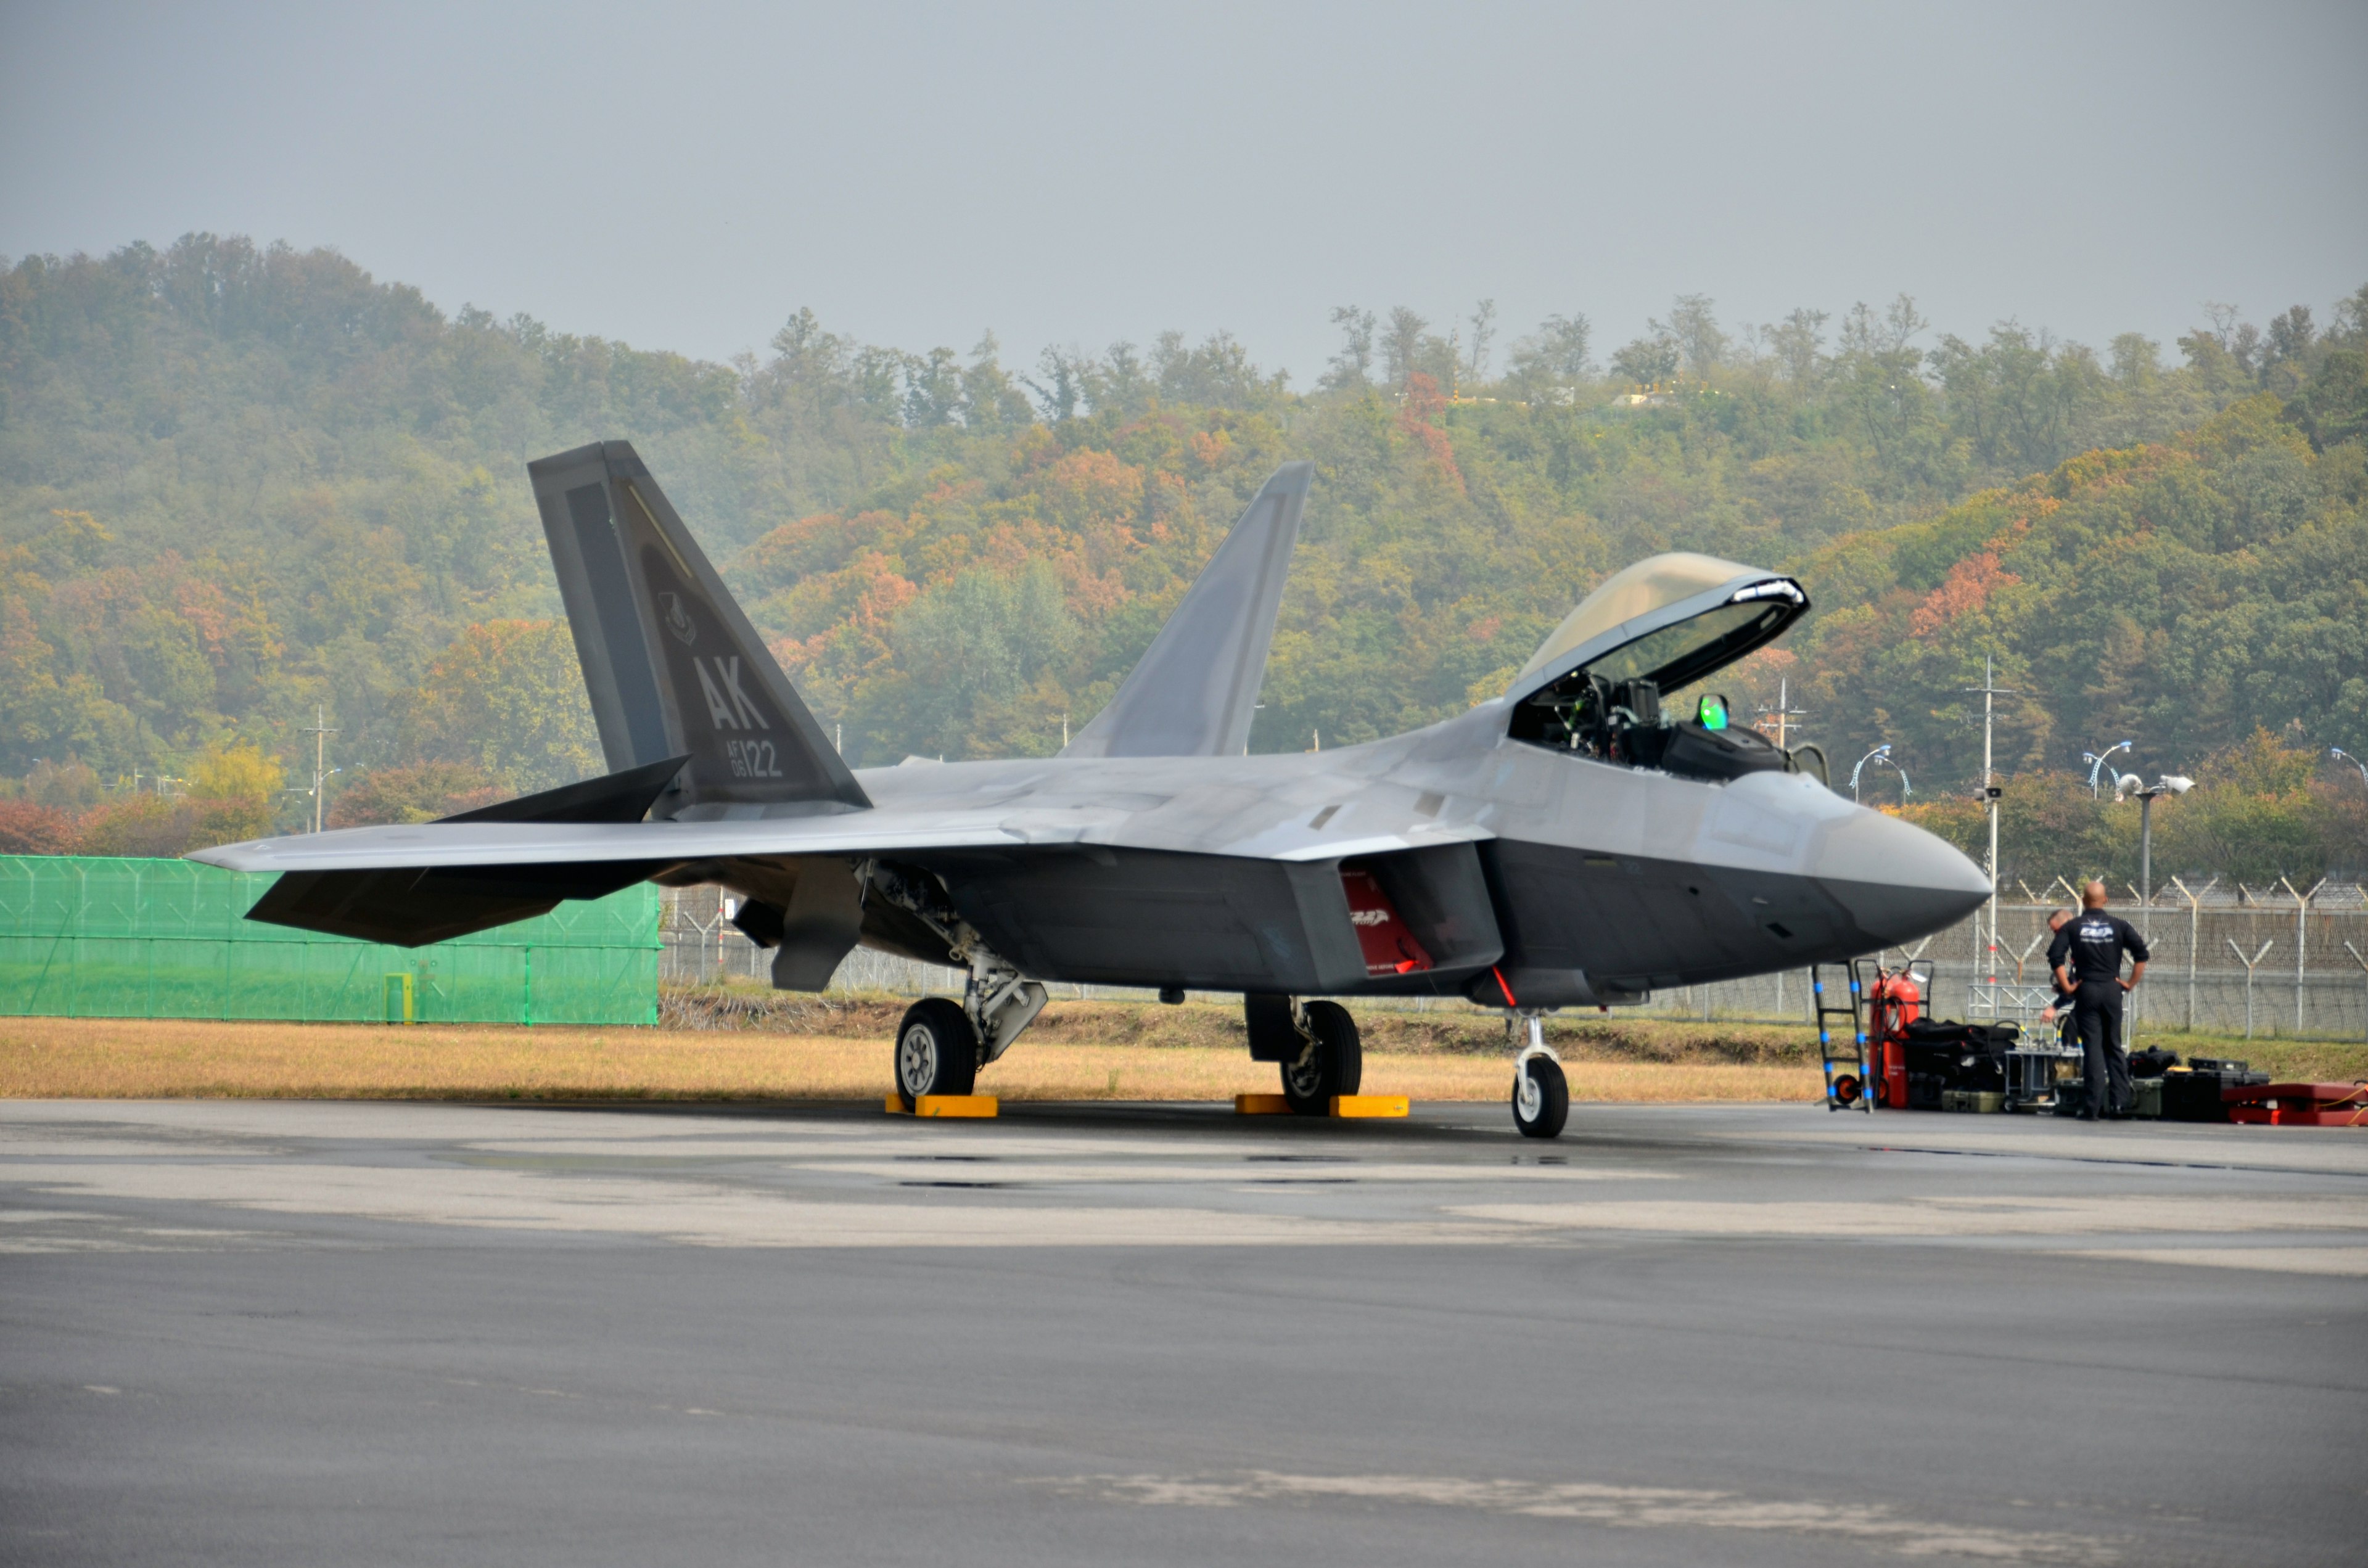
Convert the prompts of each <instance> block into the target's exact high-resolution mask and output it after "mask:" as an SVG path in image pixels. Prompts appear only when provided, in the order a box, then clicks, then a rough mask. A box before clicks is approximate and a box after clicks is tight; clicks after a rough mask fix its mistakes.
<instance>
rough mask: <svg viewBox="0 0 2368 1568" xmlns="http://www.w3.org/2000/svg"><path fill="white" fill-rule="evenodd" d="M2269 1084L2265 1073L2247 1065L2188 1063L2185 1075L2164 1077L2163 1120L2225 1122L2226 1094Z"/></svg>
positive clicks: (2208, 1059) (2212, 1059)
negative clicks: (2233, 1090)
mask: <svg viewBox="0 0 2368 1568" xmlns="http://www.w3.org/2000/svg"><path fill="white" fill-rule="evenodd" d="M2269 1081H2270V1075H2269V1074H2267V1073H2256V1072H2254V1071H2253V1067H2252V1063H2250V1062H2236V1061H2231V1060H2229V1059H2227V1058H2226V1057H2218V1056H2199V1057H2197V1058H2195V1059H2194V1060H2193V1061H2192V1062H2189V1063H2188V1070H2187V1071H2186V1072H2184V1073H2181V1072H2179V1071H2176V1070H2174V1071H2171V1072H2169V1073H2166V1074H2163V1077H2162V1115H2163V1119H2164V1120H2166V1121H2226V1120H2227V1119H2228V1103H2229V1102H2228V1099H2227V1092H2228V1091H2229V1090H2231V1089H2248V1088H2252V1087H2256V1086H2258V1085H2264V1084H2267V1083H2268V1082H2269Z"/></svg>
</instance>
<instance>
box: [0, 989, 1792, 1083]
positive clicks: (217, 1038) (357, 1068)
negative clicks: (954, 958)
mask: <svg viewBox="0 0 2368 1568" xmlns="http://www.w3.org/2000/svg"><path fill="white" fill-rule="evenodd" d="M1197 1010H1198V1009H1177V1008H1167V1009H1160V1010H1159V1012H1162V1013H1166V1014H1169V1015H1173V1014H1176V1013H1178V1012H1184V1011H1197ZM1128 1011H1130V1012H1134V1013H1144V1012H1150V1011H1151V1010H1150V1009H1129V1010H1128ZM1207 1011H1209V1012H1212V1013H1213V1012H1215V1011H1216V1009H1213V1008H1211V1009H1207ZM866 1021H867V1022H868V1021H869V1020H866ZM1048 1021H1052V1020H1050V1019H1048ZM1041 1027H1042V1026H1040V1028H1041ZM893 1029H894V1018H893V1015H891V1016H890V1017H888V1019H887V1021H884V1022H880V1023H878V1024H877V1026H876V1027H875V1028H868V1029H867V1030H866V1031H865V1032H863V1033H861V1034H855V1033H852V1032H850V1033H848V1034H845V1035H837V1036H826V1035H814V1034H800V1035H790V1034H780V1033H775V1032H772V1031H770V1030H767V1029H755V1028H721V1029H702V1030H686V1029H667V1028H659V1029H637V1028H548V1027H546V1028H531V1029H529V1028H509V1027H504V1026H498V1025H451V1026H438V1025H419V1026H414V1027H412V1028H390V1027H387V1026H384V1025H376V1024H281V1023H236V1022H233V1023H214V1022H203V1021H179V1020H152V1019H106V1018H9V1019H0V1097H6V1098H12V1099H28V1098H95V1099H114V1098H192V1097H194V1098H220V1097H242V1098H305V1099H311V1098H336V1099H469V1100H479V1099H502V1098H513V1097H515V1098H519V1099H536V1100H586V1099H590V1100H599V1099H620V1100H621V1099H632V1100H642V1099H713V1100H730V1099H871V1098H876V1097H877V1096H881V1095H883V1094H885V1093H887V1091H888V1089H889V1086H890V1085H889V1048H888V1037H889V1034H890V1032H891V1031H892V1030H893ZM1079 1032H1083V1031H1081V1030H1079V1029H1077V1028H1076V1027H1075V1026H1074V1025H1072V1026H1071V1027H1068V1028H1055V1029H1047V1030H1044V1031H1043V1032H1042V1034H1041V1035H1040V1034H1039V1033H1038V1032H1036V1031H1032V1030H1031V1031H1030V1036H1029V1038H1028V1039H1026V1040H1021V1041H1020V1042H1019V1045H1017V1046H1015V1047H1014V1048H1013V1049H1012V1051H1011V1054H1010V1055H1008V1056H1007V1057H1005V1058H1004V1059H1003V1061H1001V1062H997V1063H996V1064H995V1065H994V1066H993V1067H991V1068H989V1069H987V1071H986V1072H985V1073H984V1074H981V1076H980V1081H979V1087H980V1089H981V1090H982V1091H983V1092H986V1093H991V1094H996V1095H1001V1096H1004V1097H1006V1098H1008V1099H1014V1100H1093V1099H1130V1100H1226V1099H1230V1098H1231V1097H1232V1096H1234V1095H1235V1094H1238V1093H1241V1092H1243V1091H1245V1090H1253V1091H1267V1092H1271V1091H1272V1090H1273V1089H1274V1087H1275V1070H1274V1068H1272V1067H1271V1066H1268V1065H1264V1064H1261V1063H1258V1062H1251V1061H1249V1060H1248V1058H1247V1055H1246V1054H1245V1051H1244V1048H1243V1047H1242V1046H1241V1045H1240V1044H1238V1043H1234V1042H1227V1043H1224V1044H1222V1045H1220V1044H1206V1045H1203V1044H1166V1043H1152V1044H1146V1043H1138V1042H1128V1041H1124V1040H1121V1041H1117V1042H1109V1041H1104V1042H1095V1041H1091V1040H1082V1041H1081V1040H1075V1039H1072V1038H1069V1037H1070V1036H1072V1035H1074V1034H1076V1033H1079ZM1502 1038H1503V1037H1502V1030H1501V1028H1498V1029H1497V1032H1496V1036H1495V1039H1494V1040H1493V1042H1492V1050H1491V1051H1490V1053H1489V1054H1486V1055H1482V1054H1478V1053H1477V1052H1473V1051H1392V1050H1385V1049H1373V1048H1370V1047H1369V1049H1368V1051H1367V1052H1366V1056H1365V1084H1364V1086H1365V1087H1366V1088H1367V1089H1368V1090H1369V1091H1372V1092H1373V1093H1377V1094H1403V1095H1408V1096H1413V1097H1414V1098H1415V1099H1417V1100H1497V1099H1501V1098H1503V1097H1504V1096H1506V1094H1507V1093H1508V1090H1509V1089H1510V1087H1511V1074H1510V1072H1509V1068H1508V1057H1507V1056H1506V1054H1505V1053H1504V1052H1503V1051H1502V1049H1501V1046H1502ZM1379 1043H1380V1042H1378V1041H1376V1042H1375V1045H1376V1046H1378V1045H1379ZM1565 1054H1566V1058H1567V1059H1568V1065H1569V1072H1570V1079H1571V1094H1572V1096H1573V1097H1574V1098H1577V1099H1581V1100H1620V1101H1677V1100H1809V1099H1814V1098H1815V1097H1816V1095H1817V1094H1818V1093H1819V1078H1818V1073H1817V1068H1816V1064H1815V1062H1810V1063H1809V1064H1807V1065H1805V1066H1803V1065H1797V1064H1794V1065H1764V1064H1751V1063H1743V1062H1699V1061H1697V1062H1654V1061H1633V1060H1632V1061H1622V1060H1609V1061H1589V1060H1579V1059H1577V1055H1576V1053H1565Z"/></svg>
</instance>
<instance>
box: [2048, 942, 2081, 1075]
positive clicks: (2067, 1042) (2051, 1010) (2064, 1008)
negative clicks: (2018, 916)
mask: <svg viewBox="0 0 2368 1568" xmlns="http://www.w3.org/2000/svg"><path fill="white" fill-rule="evenodd" d="M2072 916H2073V912H2072V911H2071V910H2068V909H2055V910H2050V911H2049V912H2048V915H2047V940H2048V951H2049V953H2050V954H2051V955H2053V954H2054V952H2055V934H2056V933H2057V932H2059V931H2061V930H2063V929H2064V927H2065V926H2068V925H2070V924H2071V923H2072ZM2051 978H2054V979H2055V1000H2054V1001H2053V1002H2050V1003H2049V1004H2047V1008H2046V1010H2045V1011H2044V1012H2043V1013H2041V1014H2040V1015H2039V1021H2040V1022H2041V1023H2043V1024H2054V1025H2055V1042H2056V1043H2057V1044H2058V1045H2064V1046H2069V1047H2070V1048H2071V1049H2073V1050H2075V1051H2078V1049H2079V1048H2080V1018H2079V1013H2078V1009H2076V1008H2075V1007H2074V1006H2073V1003H2074V1002H2075V1001H2076V1000H2077V998H2075V997H2074V995H2073V994H2072V989H2071V987H2069V986H2067V985H2066V984H2065V983H2064V981H2063V979H2062V978H2061V976H2054V977H2051Z"/></svg>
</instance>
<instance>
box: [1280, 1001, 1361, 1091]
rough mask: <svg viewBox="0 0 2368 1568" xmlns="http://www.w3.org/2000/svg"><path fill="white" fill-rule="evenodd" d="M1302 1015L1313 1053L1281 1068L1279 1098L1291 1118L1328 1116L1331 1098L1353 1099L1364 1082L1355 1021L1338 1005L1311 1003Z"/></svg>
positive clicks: (1309, 1052) (1346, 1009)
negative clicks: (1286, 1103) (1285, 1103)
mask: <svg viewBox="0 0 2368 1568" xmlns="http://www.w3.org/2000/svg"><path fill="white" fill-rule="evenodd" d="M1302 1011H1303V1012H1304V1013H1305V1014H1306V1017H1307V1030H1308V1032H1309V1033H1310V1034H1312V1035H1314V1036H1315V1049H1314V1050H1313V1051H1305V1052H1303V1053H1302V1054H1301V1056H1300V1058H1299V1059H1298V1060H1297V1061H1295V1062H1284V1063H1283V1064H1282V1097H1283V1098H1284V1099H1285V1100H1288V1101H1289V1102H1290V1103H1291V1108H1292V1113H1293V1114H1294V1115H1298V1116H1329V1115H1331V1114H1332V1096H1334V1095H1353V1094H1355V1093H1356V1092H1357V1085H1360V1084H1361V1083H1362V1082H1364V1078H1365V1054H1364V1048H1363V1046H1362V1044H1361V1043H1360V1041H1359V1040H1358V1038H1357V1020H1356V1019H1354V1018H1352V1017H1349V1009H1348V1008H1346V1007H1343V1006H1340V1004H1339V1003H1338V1002H1310V1003H1308V1004H1307V1006H1305V1007H1304V1008H1303V1009H1302Z"/></svg>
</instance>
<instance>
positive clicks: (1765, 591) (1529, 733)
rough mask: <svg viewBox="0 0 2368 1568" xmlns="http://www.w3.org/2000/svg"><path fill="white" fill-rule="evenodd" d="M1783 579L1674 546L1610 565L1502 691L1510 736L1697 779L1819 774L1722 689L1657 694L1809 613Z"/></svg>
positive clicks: (1818, 757)
mask: <svg viewBox="0 0 2368 1568" xmlns="http://www.w3.org/2000/svg"><path fill="white" fill-rule="evenodd" d="M1808 608H1809V596H1808V595H1807V594H1805V593H1804V592H1802V590H1801V585H1800V584H1798V583H1796V582H1794V581H1793V579H1792V578H1790V577H1785V576H1780V575H1778V574H1774V573H1770V572H1762V571H1758V570H1755V569H1754V568H1752V567H1748V566H1743V565H1738V564H1737V563H1736V562H1732V561H1721V560H1719V559H1717V558H1716V557H1715V556H1709V555H1696V554H1692V553H1691V552H1685V551H1679V552H1675V553H1671V554H1668V555H1656V556H1652V557H1650V558H1648V559H1646V560H1644V561H1640V562H1636V563H1635V564H1634V565H1633V566H1630V567H1628V568H1627V569H1626V570H1624V571H1622V572H1618V573H1615V574H1612V575H1611V577H1610V578H1609V579H1607V580H1606V581H1605V582H1604V584H1603V585H1602V586H1600V587H1599V588H1597V589H1596V590H1595V591H1594V592H1593V593H1591V594H1589V595H1588V596H1587V597H1586V598H1584V599H1582V600H1580V601H1579V605H1578V608H1576V609H1574V610H1572V611H1571V612H1570V614H1569V615H1568V616H1566V617H1565V618H1564V619H1563V623H1562V624H1561V625H1560V626H1558V627H1556V628H1554V633H1553V635H1552V636H1549V637H1548V638H1547V639H1546V640H1545V642H1543V643H1541V644H1540V645H1539V647H1538V651H1537V653H1535V654H1533V655H1531V659H1530V662H1529V663H1528V664H1527V665H1524V666H1523V667H1522V669H1521V672H1520V674H1519V675H1518V676H1514V677H1513V684H1512V686H1511V687H1509V688H1508V689H1507V691H1506V694H1505V695H1506V699H1507V700H1508V703H1509V704H1510V705H1511V707H1512V710H1513V712H1512V719H1511V725H1510V730H1509V733H1510V734H1511V736H1512V738H1513V739H1515V740H1518V741H1527V742H1529V743H1530V744H1533V745H1541V746H1547V747H1551V748H1553V749H1554V750H1557V751H1566V752H1572V753H1576V754H1577V755H1579V756H1587V757H1591V758H1593V759H1595V760H1596V761H1599V762H1609V763H1616V764H1621V765H1623V766H1626V767H1657V768H1660V769H1662V770H1664V771H1666V772H1669V773H1676V774H1682V775H1685V776H1688V777H1691V778H1711V779H1723V778H1740V777H1741V776H1743V775H1744V774H1746V773H1757V772H1760V771H1763V770H1790V771H1799V770H1800V768H1801V767H1803V766H1804V757H1813V760H1809V761H1808V762H1807V766H1808V767H1809V768H1810V770H1811V771H1813V772H1815V773H1817V774H1819V775H1822V774H1823V773H1824V771H1825V767H1824V762H1825V758H1824V755H1823V754H1822V753H1818V752H1816V748H1814V747H1806V746H1804V747H1802V748H1799V750H1798V751H1797V752H1786V751H1783V750H1782V749H1780V748H1779V747H1778V746H1777V745H1776V744H1774V743H1772V742H1770V741H1769V740H1768V739H1767V738H1766V737H1764V736H1762V735H1761V734H1760V733H1759V732H1758V731H1756V730H1753V729H1750V728H1748V726H1741V725H1737V724H1736V722H1734V718H1733V715H1732V713H1731V712H1730V711H1729V708H1728V703H1727V699H1726V698H1725V696H1723V695H1720V694H1718V693H1714V692H1708V691H1703V692H1700V693H1698V694H1695V695H1692V696H1691V697H1690V698H1689V699H1687V700H1685V701H1684V702H1683V703H1682V704H1679V705H1678V706H1677V708H1676V710H1675V711H1671V710H1670V704H1669V703H1668V700H1667V699H1668V697H1670V696H1671V695H1673V694H1676V693H1679V692H1681V691H1685V690H1687V688H1690V687H1697V686H1699V685H1700V683H1701V682H1702V681H1703V680H1705V679H1707V678H1708V677H1709V676H1713V675H1714V674H1716V673H1717V672H1718V671H1720V670H1722V669H1725V667H1726V666H1727V665H1731V664H1733V663H1735V662H1736V660H1737V659H1740V658H1742V657H1744V656H1745V655H1746V654H1748V653H1752V652H1754V651H1755V650H1757V649H1759V648H1762V647H1765V646H1766V645H1767V644H1769V643H1770V642H1774V641H1775V640H1776V639H1777V638H1778V637H1780V636H1782V634H1783V633H1784V631H1785V630H1786V629H1787V628H1788V627H1790V626H1791V625H1792V624H1793V622H1794V621H1796V620H1798V619H1800V618H1801V617H1802V616H1803V615H1804V614H1806V613H1807V612H1808Z"/></svg>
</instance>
